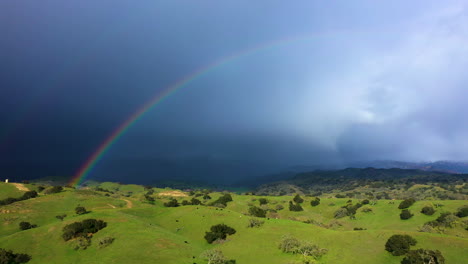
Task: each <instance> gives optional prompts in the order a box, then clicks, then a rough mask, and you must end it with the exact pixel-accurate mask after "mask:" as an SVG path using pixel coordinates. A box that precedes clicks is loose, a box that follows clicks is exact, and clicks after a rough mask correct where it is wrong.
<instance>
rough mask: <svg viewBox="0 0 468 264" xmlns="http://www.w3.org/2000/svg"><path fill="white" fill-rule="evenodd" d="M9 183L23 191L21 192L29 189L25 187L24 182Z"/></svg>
mask: <svg viewBox="0 0 468 264" xmlns="http://www.w3.org/2000/svg"><path fill="white" fill-rule="evenodd" d="M11 184H13V186H15V187H16V188H17V189H18V190H20V191H23V192H27V191H29V189H28V188H27V187H25V186H24V184H22V183H14V182H12V183H11Z"/></svg>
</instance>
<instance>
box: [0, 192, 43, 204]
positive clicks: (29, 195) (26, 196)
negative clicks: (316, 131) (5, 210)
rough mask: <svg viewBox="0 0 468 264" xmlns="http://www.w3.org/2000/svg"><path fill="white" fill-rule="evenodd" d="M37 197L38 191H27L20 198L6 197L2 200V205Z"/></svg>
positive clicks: (0, 201) (0, 202)
mask: <svg viewBox="0 0 468 264" xmlns="http://www.w3.org/2000/svg"><path fill="white" fill-rule="evenodd" d="M35 197H37V192H36V191H27V192H25V193H24V194H23V196H21V197H20V198H12V197H8V198H6V199H3V200H0V205H7V204H12V203H14V202H18V201H23V200H28V199H31V198H35Z"/></svg>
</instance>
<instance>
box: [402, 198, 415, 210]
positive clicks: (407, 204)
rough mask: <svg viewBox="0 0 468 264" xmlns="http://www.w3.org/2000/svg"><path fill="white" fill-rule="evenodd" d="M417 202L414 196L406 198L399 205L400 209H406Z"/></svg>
mask: <svg viewBox="0 0 468 264" xmlns="http://www.w3.org/2000/svg"><path fill="white" fill-rule="evenodd" d="M415 202H416V200H414V198H409V199H405V200H403V201H402V202H401V203H400V204H399V205H398V209H406V208H408V207H410V206H412V205H413V204H414V203H415Z"/></svg>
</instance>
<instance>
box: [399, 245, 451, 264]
mask: <svg viewBox="0 0 468 264" xmlns="http://www.w3.org/2000/svg"><path fill="white" fill-rule="evenodd" d="M425 263H430V264H444V263H445V258H444V257H443V256H442V253H440V251H439V250H427V249H422V248H420V249H417V250H410V251H409V252H408V253H407V254H406V256H405V258H403V260H402V261H401V264H425Z"/></svg>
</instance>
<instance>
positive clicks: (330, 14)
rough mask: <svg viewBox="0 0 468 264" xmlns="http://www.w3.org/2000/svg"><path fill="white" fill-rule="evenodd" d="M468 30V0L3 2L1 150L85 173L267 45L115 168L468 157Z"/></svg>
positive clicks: (131, 146)
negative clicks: (135, 162) (85, 167)
mask: <svg viewBox="0 0 468 264" xmlns="http://www.w3.org/2000/svg"><path fill="white" fill-rule="evenodd" d="M466 25H468V19H467V9H466V6H464V5H463V4H462V3H458V2H455V1H454V2H450V3H449V2H444V3H441V2H439V1H419V2H418V1H415V2H412V3H411V4H409V3H407V2H405V1H392V3H386V4H376V3H375V2H374V1H362V2H359V3H350V2H348V1H343V2H336V3H335V2H334V3H326V4H324V3H319V2H313V3H311V2H309V1H303V2H295V3H294V4H292V3H284V1H271V2H269V3H268V4H265V3H263V2H261V1H260V2H256V1H236V2H235V3H234V2H233V3H227V2H224V1H148V2H141V3H138V4H136V3H133V2H132V3H130V2H126V1H100V2H95V1H79V2H68V1H40V2H29V3H27V2H22V3H19V2H14V3H13V2H2V3H0V36H1V40H2V41H1V42H0V50H1V53H0V56H1V58H0V59H1V62H0V69H1V70H0V77H1V78H0V85H1V90H0V103H1V104H0V110H1V113H0V118H1V123H2V131H1V133H0V153H1V155H2V159H3V160H19V159H27V160H31V159H48V160H57V159H64V157H66V159H69V160H72V163H73V165H72V166H76V167H79V166H80V164H81V163H82V162H83V161H84V160H85V159H86V157H87V156H89V155H91V154H92V153H93V151H94V150H95V149H96V148H97V147H98V146H99V145H100V143H101V142H103V141H104V140H105V139H106V138H107V137H108V136H109V135H110V134H111V133H112V132H113V131H114V130H115V129H116V128H117V127H118V126H119V125H120V124H121V123H122V122H124V121H125V120H126V119H127V118H128V117H129V116H131V115H132V113H133V112H134V111H136V110H137V109H138V108H139V107H141V106H142V105H143V104H144V103H145V102H147V101H148V100H149V99H150V98H152V96H154V95H156V94H158V93H159V92H161V91H163V90H164V89H166V87H168V86H169V85H170V84H171V83H174V82H175V81H177V80H179V79H181V78H182V77H184V76H186V75H187V74H189V73H191V72H194V71H195V70H197V69H200V68H201V67H204V66H206V65H208V64H209V63H211V62H213V61H215V60H219V59H220V58H223V57H227V56H230V55H232V54H236V53H239V52H240V51H246V50H248V49H249V48H252V47H255V46H259V45H260V46H261V45H264V46H265V47H266V48H264V49H260V50H258V51H255V52H250V53H249V52H246V53H244V55H243V56H239V57H237V58H235V59H232V60H230V61H229V62H226V63H225V64H223V65H222V66H220V67H215V68H212V69H210V71H208V72H207V73H206V74H204V75H203V76H200V77H199V78H196V79H194V80H193V81H192V82H191V83H189V84H188V85H186V86H185V87H183V88H182V89H180V90H179V91H177V92H176V93H175V94H174V95H172V96H171V97H170V98H167V99H166V100H164V101H163V102H162V103H161V104H159V105H157V106H156V107H155V108H154V109H153V110H151V111H150V112H148V113H147V114H146V115H145V116H144V117H143V118H142V119H141V120H140V121H139V122H137V123H136V124H134V125H133V126H132V127H131V128H130V129H129V130H128V132H127V133H126V134H125V135H124V136H123V137H122V138H121V139H120V140H119V141H118V142H117V143H116V144H115V145H114V146H113V148H112V149H111V151H110V152H109V153H108V154H107V155H106V156H105V158H104V159H103V161H102V162H103V163H105V162H106V161H109V160H112V159H124V158H127V159H133V158H142V159H143V158H171V159H190V158H197V157H208V158H210V159H218V160H223V159H224V160H248V161H256V162H263V163H266V162H267V163H270V164H276V165H277V166H279V167H280V166H288V165H294V164H316V163H331V162H346V161H350V160H376V159H400V160H434V159H465V157H466V155H467V154H468V152H467V151H466V150H467V149H468V148H467V147H468V146H467V145H468V143H467V142H468V141H467V140H466V135H467V132H468V125H467V124H466V122H463V120H464V114H465V113H467V112H468V109H467V106H466V103H465V100H466V98H468V89H467V88H466V87H467V83H468V78H467V77H466V73H465V69H466V68H468V67H467V66H468V49H467V47H468V46H467V45H466V43H468V29H467V26H466ZM297 36H308V37H303V38H297V39H296V40H294V39H295V38H296V37H297ZM285 39H293V41H289V42H283V43H282V44H281V45H268V43H275V42H277V43H278V40H285ZM279 43H281V41H280V42H279Z"/></svg>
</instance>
